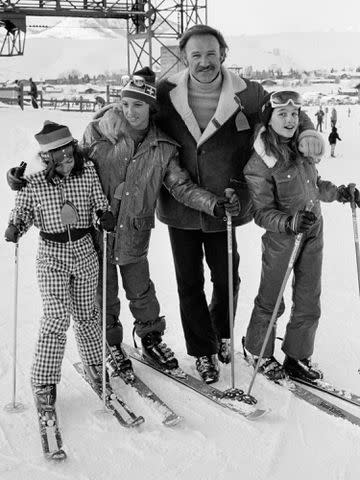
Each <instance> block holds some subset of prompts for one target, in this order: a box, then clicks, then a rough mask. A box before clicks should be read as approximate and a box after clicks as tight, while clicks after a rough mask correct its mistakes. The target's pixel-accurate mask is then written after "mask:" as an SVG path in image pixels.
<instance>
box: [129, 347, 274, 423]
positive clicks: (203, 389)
mask: <svg viewBox="0 0 360 480" xmlns="http://www.w3.org/2000/svg"><path fill="white" fill-rule="evenodd" d="M123 347H124V349H125V350H126V352H127V354H128V355H129V356H130V357H131V358H133V359H135V360H137V361H138V362H141V363H143V364H145V365H147V366H148V367H151V368H153V369H155V370H157V371H158V372H160V373H162V374H164V375H166V376H167V377H169V378H172V379H173V380H175V381H177V382H179V383H181V384H182V385H184V386H186V387H188V388H190V389H191V390H194V391H195V392H197V393H199V394H200V395H202V396H203V397H206V398H207V399H209V400H211V401H212V402H214V403H216V404H217V405H221V406H222V407H224V408H227V409H230V410H232V411H233V412H235V413H237V414H239V415H241V416H243V417H245V418H246V419H248V420H256V419H258V418H260V417H262V416H264V415H265V414H266V413H268V410H265V409H260V408H256V407H254V406H253V405H248V404H246V403H241V402H239V401H238V400H232V399H226V398H224V392H222V391H221V390H218V389H217V388H214V387H212V386H210V385H208V384H206V383H204V382H203V381H202V380H200V379H197V378H196V377H193V376H192V375H189V374H188V373H186V372H184V371H183V370H181V369H179V368H178V369H175V371H172V370H167V369H164V368H161V367H160V366H159V365H157V364H156V363H155V362H153V361H152V360H151V359H149V358H148V357H144V356H143V355H142V353H141V350H139V349H136V348H133V347H131V346H130V345H125V344H123Z"/></svg>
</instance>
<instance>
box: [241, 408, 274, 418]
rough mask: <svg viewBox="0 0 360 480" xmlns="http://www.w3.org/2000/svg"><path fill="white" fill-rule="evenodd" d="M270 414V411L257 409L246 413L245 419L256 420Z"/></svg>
mask: <svg viewBox="0 0 360 480" xmlns="http://www.w3.org/2000/svg"><path fill="white" fill-rule="evenodd" d="M270 412H271V410H270V409H267V410H264V409H261V408H257V409H256V410H254V411H253V412H250V413H248V414H247V415H246V418H247V419H248V420H257V419H258V418H262V417H264V416H265V415H268V414H269V413H270Z"/></svg>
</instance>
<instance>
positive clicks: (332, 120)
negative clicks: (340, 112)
mask: <svg viewBox="0 0 360 480" xmlns="http://www.w3.org/2000/svg"><path fill="white" fill-rule="evenodd" d="M336 122H337V111H336V108H335V107H333V109H332V110H331V117H330V123H331V127H335V126H336Z"/></svg>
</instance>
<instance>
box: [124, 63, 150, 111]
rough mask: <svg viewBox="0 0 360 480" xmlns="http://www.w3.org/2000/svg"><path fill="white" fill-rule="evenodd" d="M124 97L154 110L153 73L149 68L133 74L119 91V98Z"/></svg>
mask: <svg viewBox="0 0 360 480" xmlns="http://www.w3.org/2000/svg"><path fill="white" fill-rule="evenodd" d="M136 77H140V78H136ZM124 97H128V98H135V99H137V100H141V101H143V102H146V103H148V104H149V105H150V107H154V108H156V106H157V102H156V87H155V73H154V72H153V71H152V70H151V69H150V68H149V67H145V68H142V69H141V70H138V71H137V72H134V73H133V74H132V75H131V76H130V78H129V81H128V83H127V84H126V85H125V86H124V87H123V89H122V90H121V98H124Z"/></svg>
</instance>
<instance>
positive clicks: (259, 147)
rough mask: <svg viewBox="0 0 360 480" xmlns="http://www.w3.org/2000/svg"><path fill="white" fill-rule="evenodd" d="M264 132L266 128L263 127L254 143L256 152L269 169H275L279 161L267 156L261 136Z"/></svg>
mask: <svg viewBox="0 0 360 480" xmlns="http://www.w3.org/2000/svg"><path fill="white" fill-rule="evenodd" d="M264 131H265V127H261V128H260V130H259V133H258V135H257V137H256V139H255V142H254V150H255V152H256V153H257V154H258V155H259V157H261V159H262V160H263V162H264V163H265V165H266V166H267V167H268V168H273V167H275V165H276V162H277V159H276V158H275V157H274V156H273V155H267V153H266V152H265V145H264V142H263V141H262V139H261V134H262V132H264Z"/></svg>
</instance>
